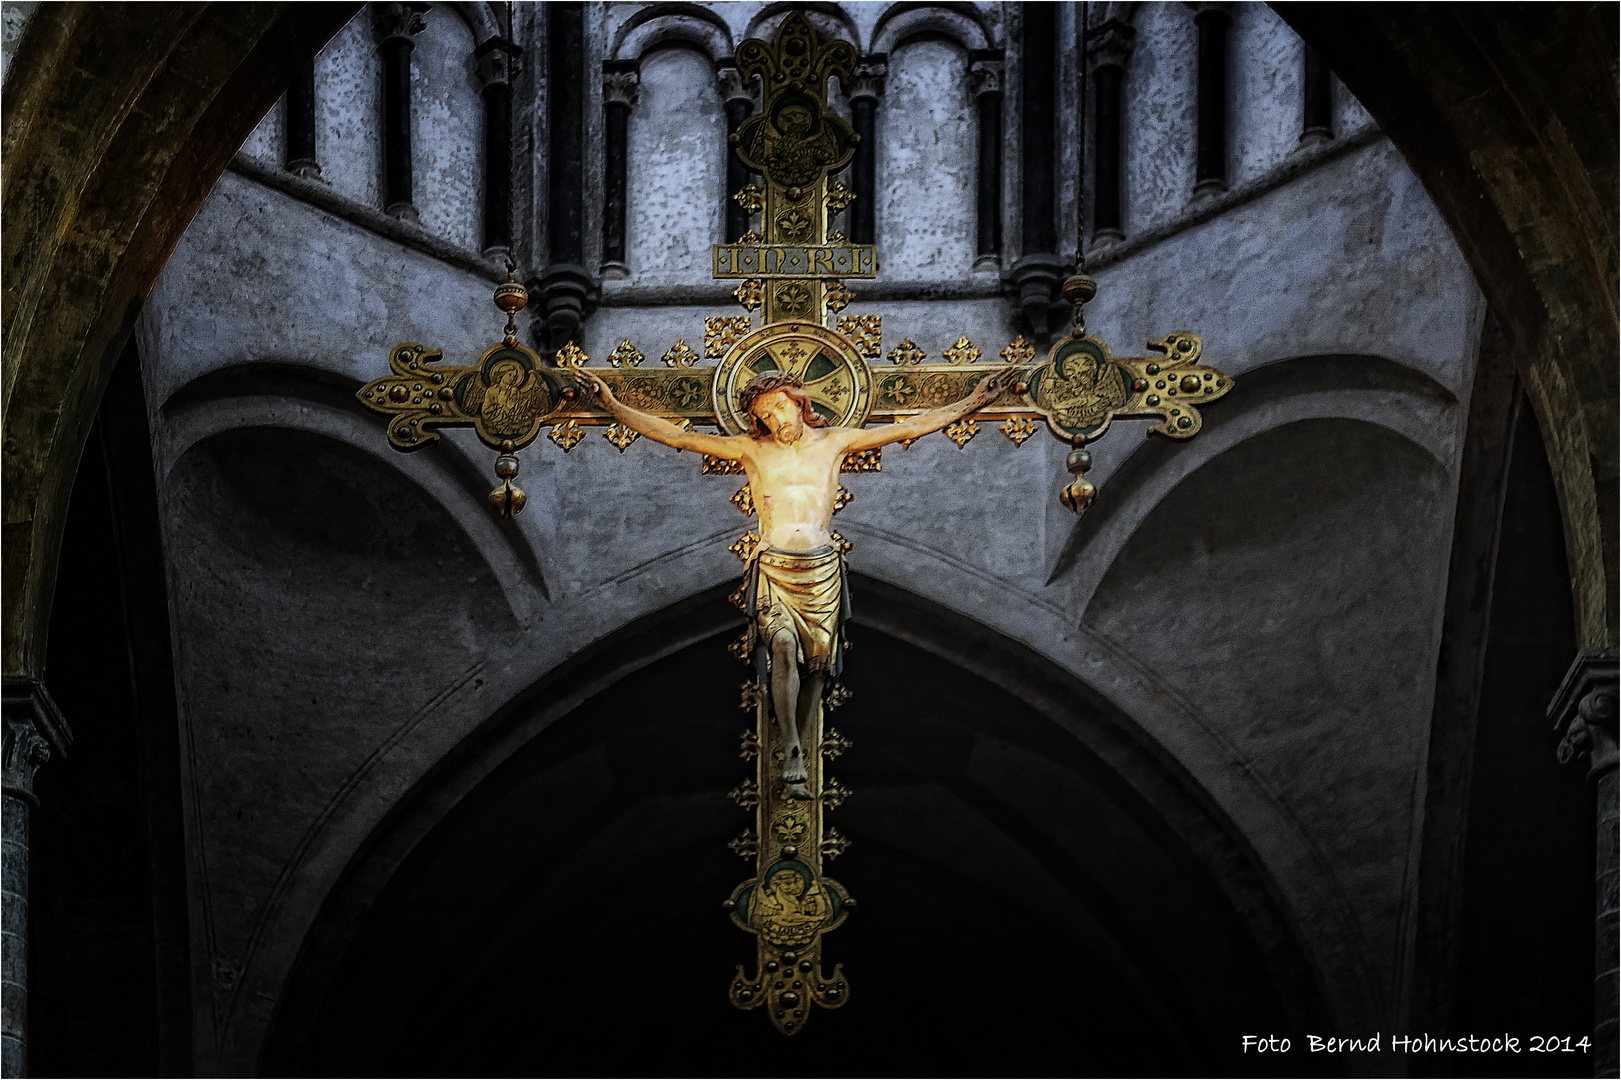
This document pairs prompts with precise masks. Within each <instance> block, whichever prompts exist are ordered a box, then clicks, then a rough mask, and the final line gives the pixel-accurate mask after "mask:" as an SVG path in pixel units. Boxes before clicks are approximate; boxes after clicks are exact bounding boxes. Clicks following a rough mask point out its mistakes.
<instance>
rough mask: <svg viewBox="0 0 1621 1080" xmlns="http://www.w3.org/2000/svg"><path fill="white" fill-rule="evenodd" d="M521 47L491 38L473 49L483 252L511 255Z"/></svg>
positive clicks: (502, 39)
mask: <svg viewBox="0 0 1621 1080" xmlns="http://www.w3.org/2000/svg"><path fill="white" fill-rule="evenodd" d="M521 52H522V50H521V49H519V48H518V46H517V45H515V44H514V43H512V42H510V41H507V40H506V39H505V38H499V37H492V38H490V39H489V40H487V41H485V42H484V43H483V44H482V45H480V46H479V47H478V48H476V49H474V50H473V77H474V78H475V79H477V80H478V85H479V90H480V96H482V97H483V99H484V251H485V253H486V254H490V253H494V252H506V253H507V254H509V255H510V254H512V251H511V248H512V80H513V78H514V77H515V75H516V73H517V72H516V68H517V59H518V56H519V55H520V54H521Z"/></svg>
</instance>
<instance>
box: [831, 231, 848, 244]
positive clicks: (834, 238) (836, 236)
mask: <svg viewBox="0 0 1621 1080" xmlns="http://www.w3.org/2000/svg"><path fill="white" fill-rule="evenodd" d="M827 242H828V243H830V244H848V243H849V242H850V238H849V237H848V236H846V235H844V233H843V232H841V231H839V230H838V229H833V230H830V231H829V232H828V234H827Z"/></svg>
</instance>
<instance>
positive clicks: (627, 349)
mask: <svg viewBox="0 0 1621 1080" xmlns="http://www.w3.org/2000/svg"><path fill="white" fill-rule="evenodd" d="M646 359H647V357H645V356H643V355H642V350H640V349H638V348H637V347H636V346H634V345H632V344H631V343H630V339H629V338H626V339H625V340H624V341H621V342H620V343H619V344H618V345H616V346H614V351H613V352H611V353H609V354H608V363H609V364H612V365H613V366H614V367H617V368H633V367H641V365H642V361H643V360H646Z"/></svg>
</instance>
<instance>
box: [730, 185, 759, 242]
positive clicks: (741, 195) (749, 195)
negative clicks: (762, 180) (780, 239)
mask: <svg viewBox="0 0 1621 1080" xmlns="http://www.w3.org/2000/svg"><path fill="white" fill-rule="evenodd" d="M732 201H733V202H735V203H736V204H737V205H739V206H741V207H742V208H743V212H744V213H745V214H751V215H752V214H758V213H759V212H760V211H761V210H764V209H765V189H764V188H762V187H761V186H760V185H759V184H744V185H743V186H742V187H740V188H738V189H737V191H736V192H734V193H733V195H732ZM742 242H743V243H745V244H749V243H754V244H758V243H759V242H760V241H759V240H758V239H755V240H744V241H742Z"/></svg>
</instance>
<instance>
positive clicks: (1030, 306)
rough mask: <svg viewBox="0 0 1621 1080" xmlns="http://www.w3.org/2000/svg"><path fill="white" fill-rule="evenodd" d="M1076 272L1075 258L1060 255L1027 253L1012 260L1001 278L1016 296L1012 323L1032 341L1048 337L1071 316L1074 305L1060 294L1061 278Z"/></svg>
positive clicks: (1040, 340) (1061, 288)
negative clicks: (1011, 264)
mask: <svg viewBox="0 0 1621 1080" xmlns="http://www.w3.org/2000/svg"><path fill="white" fill-rule="evenodd" d="M1074 272H1075V261H1074V260H1073V259H1070V258H1067V257H1065V256H1062V255H1052V254H1045V253H1038V254H1034V255H1026V256H1025V257H1024V258H1022V259H1020V260H1019V261H1018V262H1016V263H1014V264H1013V268H1012V269H1011V270H1009V271H1008V272H1007V276H1006V278H1005V279H1004V280H1005V281H1006V282H1007V284H1008V285H1009V286H1010V287H1011V289H1012V291H1013V294H1014V296H1015V297H1016V298H1017V299H1016V300H1015V305H1016V306H1015V308H1014V315H1013V324H1014V325H1015V326H1016V327H1018V329H1019V331H1020V332H1021V333H1023V334H1024V335H1025V336H1026V337H1028V338H1029V339H1030V340H1031V341H1035V342H1047V341H1051V340H1052V339H1053V337H1054V336H1055V335H1056V334H1057V332H1058V331H1059V329H1060V328H1063V327H1067V326H1068V325H1069V323H1070V320H1071V319H1073V318H1074V315H1075V308H1074V306H1073V305H1072V304H1070V302H1069V301H1068V300H1065V299H1064V297H1063V284H1064V279H1065V278H1067V277H1069V276H1070V275H1071V274H1073V273H1074Z"/></svg>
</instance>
